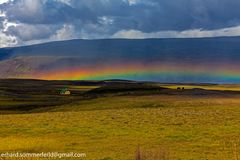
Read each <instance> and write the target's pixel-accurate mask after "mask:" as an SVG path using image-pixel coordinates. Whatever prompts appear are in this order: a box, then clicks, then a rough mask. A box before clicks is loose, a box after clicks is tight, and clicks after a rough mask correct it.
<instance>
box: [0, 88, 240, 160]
mask: <svg viewBox="0 0 240 160" xmlns="http://www.w3.org/2000/svg"><path fill="white" fill-rule="evenodd" d="M0 88H1V86H0ZM84 88H86V87H84ZM108 89H109V88H108ZM5 90H6V89H5ZM5 90H4V88H3V89H2V92H5V93H8V94H9V93H10V92H9V90H6V91H5ZM118 90H119V88H118ZM148 90H149V88H148ZM7 91H8V92H7ZM105 91H106V90H105ZM111 91H112V90H111ZM195 91H196V90H194V91H192V90H189V91H181V92H179V94H178V92H175V91H171V92H170V91H167V93H166V92H164V93H162V91H161V92H159V91H158V92H159V93H157V94H156V93H155V94H142V90H141V94H140V93H138V94H136V93H135V91H134V94H132V93H129V91H128V93H127V94H122V93H121V94H112V93H111V94H108V95H106V94H103V91H102V90H97V91H96V93H98V95H101V96H96V95H94V98H92V97H91V96H90V98H89V97H88V98H89V99H88V98H87V99H82V97H81V96H76V97H74V96H72V97H71V96H70V97H62V98H61V97H60V99H59V102H64V103H63V104H61V105H59V104H57V103H56V104H55V103H54V105H51V106H50V107H46V106H45V107H40V108H37V107H36V108H25V109H24V110H21V109H20V110H19V108H16V106H14V105H12V106H11V105H10V106H8V107H10V108H3V109H2V112H1V114H0V153H5V152H30V153H36V152H64V153H65V152H76V153H86V157H85V158H82V159H87V160H134V159H136V157H137V156H140V157H141V158H140V159H141V160H206V159H208V160H237V159H239V158H240V147H239V146H240V125H239V124H240V95H238V94H236V93H234V94H232V95H231V94H229V95H228V94H225V93H224V94H223V95H222V94H219V95H218V94H216V95H212V93H215V92H211V95H205V94H206V93H205V92H203V91H202V90H197V91H198V92H199V93H198V94H196V92H195ZM29 92H30V91H29ZM31 92H32V91H31ZM108 92H109V90H108ZM124 92H125V91H124ZM151 92H152V91H151ZM183 92H186V93H188V92H189V93H191V94H184V93H183ZM170 93H171V94H170ZM176 93H177V94H176ZM19 94H21V93H19ZM88 96H89V95H88ZM45 97H48V96H45ZM3 98H4V97H3ZM21 98H24V97H21ZM53 98H59V97H53ZM26 99H27V98H26V97H25V100H24V103H28V102H27V100H26ZM67 99H68V100H71V103H70V101H68V100H67ZM48 100H49V101H50V100H51V98H49V99H48ZM19 101H20V100H19V99H17V101H16V102H15V101H13V100H12V101H10V100H9V99H8V104H10V103H11V102H15V103H19ZM3 103H6V104H7V99H6V97H5V100H4V101H1V104H0V106H2V107H3V106H4V104H3ZM35 103H36V100H34V101H31V104H35ZM14 107H15V108H14ZM28 107H29V106H28ZM0 108H1V107H0ZM27 109H29V110H27ZM7 110H9V112H7ZM9 159H10V158H5V159H4V160H9ZM66 159H74V158H66ZM140 159H137V160H140Z"/></svg>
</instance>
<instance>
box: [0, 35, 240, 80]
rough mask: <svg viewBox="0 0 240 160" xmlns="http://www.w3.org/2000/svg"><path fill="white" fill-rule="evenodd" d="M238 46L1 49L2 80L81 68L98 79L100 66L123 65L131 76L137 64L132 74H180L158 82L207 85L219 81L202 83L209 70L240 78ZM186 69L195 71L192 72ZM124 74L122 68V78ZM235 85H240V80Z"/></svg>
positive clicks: (155, 43)
mask: <svg viewBox="0 0 240 160" xmlns="http://www.w3.org/2000/svg"><path fill="white" fill-rule="evenodd" d="M239 44H240V37H219V38H187V39H184V38H181V39H101V40H79V39H76V40H69V41H57V42H49V43H44V44H37V45H31V46H22V47H13V48H1V49H0V76H1V77H2V78H9V77H10V78H19V77H27V78H38V76H37V77H36V75H38V73H42V72H43V73H45V71H49V70H51V71H52V72H55V71H56V70H60V69H61V70H64V69H68V70H71V69H72V68H75V69H76V68H77V69H78V70H81V69H82V71H83V70H84V71H86V70H87V71H88V72H92V70H94V73H91V76H93V75H98V73H95V70H97V69H98V68H101V67H103V68H104V67H105V68H107V67H108V68H109V67H110V68H111V66H114V65H116V64H118V68H121V66H123V67H126V68H123V70H124V71H126V72H127V70H128V68H129V66H131V67H132V66H138V68H139V69H136V68H137V67H135V70H137V71H131V72H140V71H142V70H143V69H144V67H146V68H148V69H147V70H146V71H144V72H150V71H151V68H154V67H155V71H156V70H158V68H157V67H156V66H160V67H159V68H160V71H159V72H161V73H162V72H164V71H165V72H168V71H171V72H172V73H171V74H176V76H174V77H171V78H168V77H166V75H164V77H160V78H159V81H162V80H164V81H168V80H169V82H192V81H191V79H193V78H195V79H194V80H193V81H194V82H208V81H209V80H210V81H214V80H213V79H214V78H210V79H209V78H206V81H203V80H202V79H203V78H204V76H205V77H207V76H208V75H211V73H208V72H207V73H205V71H208V70H209V72H214V73H215V72H217V73H218V72H219V74H221V72H222V71H223V70H224V67H225V68H226V70H224V72H227V71H228V70H232V69H233V72H234V73H233V74H234V76H236V75H238V73H236V72H237V71H235V69H236V66H238V65H239V64H240V45H239ZM43 57H44V58H43ZM131 64H132V65H131ZM139 66H140V67H139ZM153 66H154V67H153ZM165 66H166V67H165ZM221 67H222V68H221ZM132 68H133V67H132ZM140 68H141V69H140ZM164 68H165V70H164ZM178 69H179V70H178ZM185 69H192V70H190V71H188V70H185ZM89 70H91V71H89ZM106 70H107V69H106ZM118 70H120V69H118ZM132 70H134V69H132ZM124 71H122V70H121V74H123V73H122V72H124ZM59 72H60V71H59ZM96 72H97V71H96ZM104 72H107V71H104ZM112 72H114V71H112ZM175 72H176V73H175ZM188 72H192V73H197V72H199V73H201V76H202V77H201V78H200V79H199V81H198V77H195V76H193V75H192V73H191V77H189V76H188V75H186V73H188ZM180 73H181V75H180ZM183 73H184V74H183ZM105 74H106V75H107V74H108V73H105ZM109 74H110V73H109ZM111 74H112V73H111ZM75 76H76V74H75ZM152 77H153V76H152ZM70 78H71V77H70ZM107 78H110V79H111V78H112V79H115V78H116V79H118V78H119V79H121V78H123V79H127V78H126V77H121V76H110V77H107ZM129 79H132V80H151V77H150V76H148V78H147V79H146V78H143V79H142V78H141V76H138V77H137V78H136V79H135V78H134V77H133V76H131V77H130V78H129ZM153 79H154V80H157V81H158V77H157V76H154V78H153ZM177 79H179V81H177ZM222 79H223V80H222ZM222 79H221V81H225V80H224V78H222ZM239 80H240V78H239ZM226 81H227V79H226ZM234 81H238V79H237V80H234ZM216 82H217V80H216Z"/></svg>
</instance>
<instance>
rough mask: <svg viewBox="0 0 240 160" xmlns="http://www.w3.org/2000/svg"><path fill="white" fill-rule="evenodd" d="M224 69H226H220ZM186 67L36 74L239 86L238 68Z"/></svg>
mask: <svg viewBox="0 0 240 160" xmlns="http://www.w3.org/2000/svg"><path fill="white" fill-rule="evenodd" d="M219 66H222V67H219ZM219 66H218V67H214V68H213V69H211V68H212V66H209V65H189V64H188V65H186V64H177V65H176V64H166V63H165V64H164V63H162V64H148V65H143V64H138V63H135V64H133V63H129V64H111V65H102V66H91V67H85V68H84V67H75V68H62V69H53V70H50V71H47V72H42V73H36V75H34V77H37V78H39V79H45V80H103V79H128V80H143V81H158V82H207V83H215V82H216V83H226V82H227V83H239V82H240V71H239V70H238V69H237V68H238V67H237V65H219Z"/></svg>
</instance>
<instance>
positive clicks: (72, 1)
mask: <svg viewBox="0 0 240 160" xmlns="http://www.w3.org/2000/svg"><path fill="white" fill-rule="evenodd" d="M239 8H240V1H239V0H13V1H10V2H8V3H4V4H2V5H0V11H3V12H4V13H5V14H6V17H5V19H7V21H8V22H12V23H16V24H18V25H16V26H12V27H9V28H8V30H7V34H9V35H11V36H15V37H17V39H21V40H22V41H31V40H41V39H48V38H51V37H69V36H58V35H57V34H59V33H62V31H63V30H66V26H71V27H70V28H73V29H71V32H73V31H74V32H75V34H72V33H71V35H74V38H76V37H77V38H109V37H112V36H113V35H116V33H119V32H121V31H128V30H129V31H132V30H134V31H137V32H142V33H150V34H152V33H154V32H158V33H159V32H164V31H174V33H175V32H176V34H177V32H181V33H182V32H183V31H185V30H194V29H201V30H206V31H209V30H219V29H223V28H229V27H235V26H239V25H240V10H239ZM1 21H4V18H1V17H0V28H1V26H2V25H1V24H2V23H1ZM53 26H54V27H53ZM64 27H65V28H64ZM41 33H42V34H41ZM166 33H167V32H166ZM64 35H66V34H64ZM69 35H70V34H69ZM133 38H134V37H133Z"/></svg>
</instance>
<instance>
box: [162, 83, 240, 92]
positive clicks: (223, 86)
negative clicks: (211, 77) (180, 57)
mask: <svg viewBox="0 0 240 160" xmlns="http://www.w3.org/2000/svg"><path fill="white" fill-rule="evenodd" d="M160 86H162V87H166V88H170V89H177V88H178V87H181V88H182V87H184V89H193V88H201V89H206V90H220V91H224V90H225V91H240V85H239V84H219V85H218V84H216V85H214V84H213V85H186V84H179V85H176V84H160Z"/></svg>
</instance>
